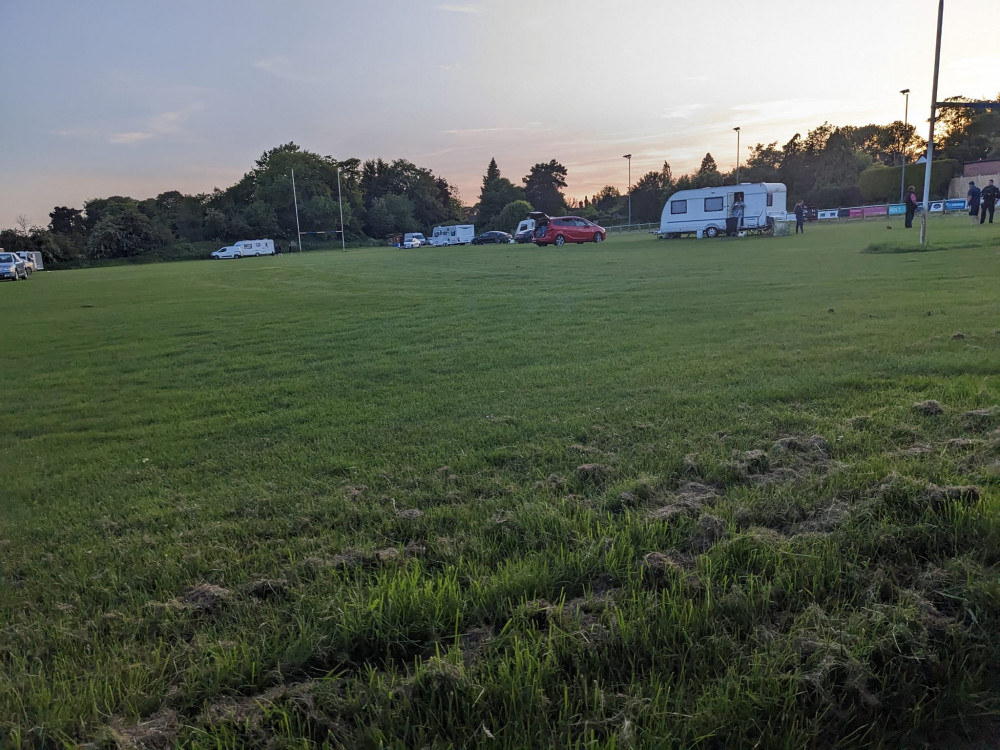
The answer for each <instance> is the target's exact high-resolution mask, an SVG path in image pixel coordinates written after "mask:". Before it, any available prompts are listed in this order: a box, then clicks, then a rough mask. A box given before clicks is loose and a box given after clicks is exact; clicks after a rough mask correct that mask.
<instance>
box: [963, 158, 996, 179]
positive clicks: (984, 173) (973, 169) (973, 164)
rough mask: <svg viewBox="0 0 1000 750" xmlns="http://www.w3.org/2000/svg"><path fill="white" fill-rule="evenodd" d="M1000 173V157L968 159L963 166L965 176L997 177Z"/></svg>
mask: <svg viewBox="0 0 1000 750" xmlns="http://www.w3.org/2000/svg"><path fill="white" fill-rule="evenodd" d="M997 174H1000V159H991V160H990V161H985V160H984V161H967V162H965V165H964V166H963V168H962V176H963V177H995V176H996V175H997Z"/></svg>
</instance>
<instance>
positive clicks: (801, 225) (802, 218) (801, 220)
mask: <svg viewBox="0 0 1000 750" xmlns="http://www.w3.org/2000/svg"><path fill="white" fill-rule="evenodd" d="M805 222H806V204H805V203H803V202H802V201H799V202H798V203H796V204H795V234H798V233H799V232H802V234H805V233H806V226H805Z"/></svg>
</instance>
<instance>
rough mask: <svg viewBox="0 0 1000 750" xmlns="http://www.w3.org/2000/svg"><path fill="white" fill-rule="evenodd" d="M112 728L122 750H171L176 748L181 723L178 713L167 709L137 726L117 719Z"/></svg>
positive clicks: (112, 732)
mask: <svg viewBox="0 0 1000 750" xmlns="http://www.w3.org/2000/svg"><path fill="white" fill-rule="evenodd" d="M110 728H111V734H112V736H113V737H114V739H115V742H116V743H117V745H118V747H119V748H121V749H122V750H169V749H170V748H172V747H174V743H175V741H176V739H177V735H178V733H179V731H180V721H179V719H178V715H177V712H176V711H174V710H173V709H169V708H166V709H163V710H162V711H160V712H158V713H155V714H153V715H152V716H150V717H149V718H148V719H146V720H145V721H140V722H138V723H137V724H126V723H125V722H124V721H122V720H121V719H119V718H117V717H116V718H114V719H112V720H111V724H110Z"/></svg>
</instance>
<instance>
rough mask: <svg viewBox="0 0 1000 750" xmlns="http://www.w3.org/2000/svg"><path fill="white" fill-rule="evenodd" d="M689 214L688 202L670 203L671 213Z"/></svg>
mask: <svg viewBox="0 0 1000 750" xmlns="http://www.w3.org/2000/svg"><path fill="white" fill-rule="evenodd" d="M687 212H688V202H687V201H670V213H672V214H686V213H687Z"/></svg>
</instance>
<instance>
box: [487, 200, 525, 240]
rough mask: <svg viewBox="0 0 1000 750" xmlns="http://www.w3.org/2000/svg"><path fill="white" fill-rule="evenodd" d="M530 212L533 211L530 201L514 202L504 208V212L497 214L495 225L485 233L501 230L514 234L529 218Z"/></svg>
mask: <svg viewBox="0 0 1000 750" xmlns="http://www.w3.org/2000/svg"><path fill="white" fill-rule="evenodd" d="M530 211H532V208H531V204H530V203H528V201H524V200H517V201H512V202H510V203H508V204H507V205H506V206H504V207H503V210H502V211H501V212H500V213H499V214H497V216H496V219H495V220H494V221H493V225H492V226H490V227H488V228H487V229H484V230H483V231H487V230H488V229H499V230H500V231H501V232H510V233H511V234H513V233H514V230H515V229H516V228H517V225H518V224H519V223H520V221H521V220H522V219H526V218H528V213H529V212H530Z"/></svg>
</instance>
